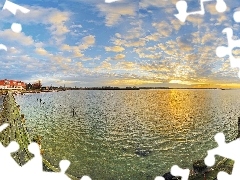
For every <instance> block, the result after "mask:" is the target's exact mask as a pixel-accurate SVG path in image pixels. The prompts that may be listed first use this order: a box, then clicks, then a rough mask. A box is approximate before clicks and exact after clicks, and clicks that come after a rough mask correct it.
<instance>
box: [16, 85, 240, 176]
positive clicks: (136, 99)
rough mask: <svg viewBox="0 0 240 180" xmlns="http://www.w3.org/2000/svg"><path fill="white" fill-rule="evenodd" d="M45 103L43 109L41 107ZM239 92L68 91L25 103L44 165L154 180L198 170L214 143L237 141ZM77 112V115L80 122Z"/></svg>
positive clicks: (23, 110)
mask: <svg viewBox="0 0 240 180" xmlns="http://www.w3.org/2000/svg"><path fill="white" fill-rule="evenodd" d="M40 98H41V99H42V102H41V104H40V102H39V99H40ZM239 99H240V91H239V90H229V91H221V90H140V91H130V90H129V91H110V90H109V91H93V90H92V91H91V90H82V91H64V92H53V93H40V94H25V95H17V96H16V101H17V103H18V104H19V105H20V109H21V113H22V114H25V117H26V125H27V127H28V128H29V129H30V131H31V134H40V135H42V136H43V141H42V147H43V149H44V155H43V156H44V157H45V158H46V159H48V160H49V161H50V162H51V163H52V164H54V165H55V166H58V163H59V161H60V160H61V159H68V160H70V161H71V165H70V168H69V169H68V171H67V172H68V173H70V174H73V175H75V176H78V177H81V176H83V175H89V176H90V177H91V178H92V179H104V180H105V179H116V178H117V179H124V180H125V179H139V180H145V179H154V177H155V176H158V175H163V174H164V173H166V172H168V171H170V168H171V167H172V165H175V164H177V165H179V166H180V167H182V168H191V167H192V163H193V162H194V161H196V160H199V159H202V158H204V157H205V156H206V152H207V150H209V149H211V148H214V147H216V146H217V144H216V143H215V142H214V135H215V134H216V133H218V132H224V133H225V135H226V140H227V141H229V140H233V139H234V138H235V136H236V134H237V118H238V117H239V108H238V107H240V102H239ZM72 109H74V111H75V112H76V114H75V115H74V116H73V113H72Z"/></svg>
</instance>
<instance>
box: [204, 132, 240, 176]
mask: <svg viewBox="0 0 240 180" xmlns="http://www.w3.org/2000/svg"><path fill="white" fill-rule="evenodd" d="M214 138H215V141H216V142H217V143H218V147H217V148H214V149H212V150H209V151H208V152H207V153H208V155H207V157H206V158H205V159H204V161H205V164H206V165H207V166H210V167H211V166H213V165H214V163H215V156H216V155H219V156H222V157H225V158H228V159H231V160H233V161H234V165H233V170H232V174H231V175H229V174H228V173H226V172H223V171H221V172H219V173H218V175H217V179H218V180H236V179H239V177H240V155H239V149H240V139H239V138H238V139H236V140H234V141H232V142H230V143H226V142H225V136H224V134H223V133H217V134H216V135H215V137H214Z"/></svg>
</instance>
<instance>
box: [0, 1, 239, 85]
mask: <svg viewBox="0 0 240 180" xmlns="http://www.w3.org/2000/svg"><path fill="white" fill-rule="evenodd" d="M11 2H13V3H15V4H18V5H21V6H23V7H25V8H27V9H29V10H30V12H29V13H26V14H24V13H22V12H20V11H17V13H16V15H14V14H12V13H11V12H10V11H8V10H7V9H4V10H2V11H0V17H1V23H0V28H1V29H0V43H1V44H4V45H6V47H7V48H8V50H7V51H5V50H0V56H1V60H0V66H1V70H0V79H15V80H22V81H24V82H26V83H29V82H30V83H33V82H35V81H37V80H41V81H42V84H43V85H44V86H50V85H53V86H64V85H65V86H77V87H96V86H118V87H126V86H137V87H141V86H156V87H159V86H164V87H239V86H240V83H239V82H240V78H239V77H238V72H239V69H238V68H232V67H231V66H230V61H229V59H228V56H225V57H222V58H219V57H217V55H216V48H217V47H218V46H228V44H227V38H226V34H224V33H222V30H223V29H224V28H227V27H230V28H232V29H233V34H234V39H236V40H237V39H240V37H239V36H240V34H239V32H240V23H237V22H235V21H234V19H233V13H234V12H236V11H238V10H240V1H236V0H225V2H226V4H227V7H228V8H227V10H226V11H225V12H224V13H218V12H217V11H216V9H215V5H216V1H215V0H212V1H209V2H205V3H204V8H205V14H204V15H190V16H188V17H187V19H186V21H185V22H180V21H179V20H178V19H177V18H176V17H175V16H174V14H177V13H178V11H177V9H176V2H177V0H138V1H137V0H119V1H116V2H112V3H105V1H104V0H61V1H60V0H59V1H58V0H31V1H28V0H12V1H11ZM186 2H187V3H188V10H187V11H188V12H194V11H199V10H200V8H201V7H200V3H199V1H198V0H187V1H186ZM4 3H5V1H3V0H0V6H1V9H2V7H3V5H4ZM12 23H20V24H21V25H22V32H20V33H15V32H13V31H12V30H11V24H12ZM239 53H240V51H239V49H238V48H235V49H234V50H233V54H234V56H235V57H236V58H238V55H239ZM239 58H240V57H239Z"/></svg>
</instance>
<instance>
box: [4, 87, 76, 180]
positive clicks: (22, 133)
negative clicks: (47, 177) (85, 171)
mask: <svg viewBox="0 0 240 180" xmlns="http://www.w3.org/2000/svg"><path fill="white" fill-rule="evenodd" d="M3 123H8V124H9V126H8V127H7V128H6V129H5V130H3V131H2V132H1V133H0V140H1V143H2V144H3V146H5V147H6V146H8V145H9V143H10V142H11V141H16V142H17V143H18V144H19V146H20V148H19V150H18V151H17V152H15V153H12V157H13V158H14V159H15V161H16V162H17V163H18V164H19V165H20V166H22V165H24V164H26V163H27V162H28V161H29V160H30V159H31V158H33V155H32V154H31V153H30V152H29V151H28V145H29V144H30V143H31V142H32V141H33V138H32V137H31V135H30V134H29V133H28V131H27V128H26V126H25V119H24V116H22V115H21V114H20V108H19V106H18V105H17V104H16V102H15V99H14V96H13V94H12V92H11V91H9V92H8V93H7V95H5V97H4V99H3V105H2V111H1V112H0V125H1V124H3ZM43 170H44V171H52V172H59V171H60V169H58V168H56V167H54V166H52V165H51V164H50V163H49V162H48V161H47V160H46V159H44V158H43ZM66 175H68V177H69V178H71V179H72V180H79V178H76V177H74V176H72V175H69V174H66Z"/></svg>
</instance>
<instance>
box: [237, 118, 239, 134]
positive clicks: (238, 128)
mask: <svg viewBox="0 0 240 180" xmlns="http://www.w3.org/2000/svg"><path fill="white" fill-rule="evenodd" d="M237 138H240V117H238V135H237Z"/></svg>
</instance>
